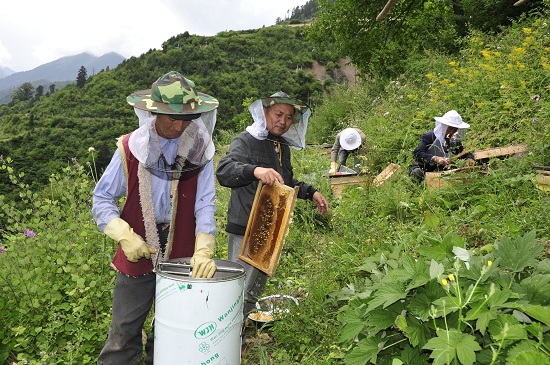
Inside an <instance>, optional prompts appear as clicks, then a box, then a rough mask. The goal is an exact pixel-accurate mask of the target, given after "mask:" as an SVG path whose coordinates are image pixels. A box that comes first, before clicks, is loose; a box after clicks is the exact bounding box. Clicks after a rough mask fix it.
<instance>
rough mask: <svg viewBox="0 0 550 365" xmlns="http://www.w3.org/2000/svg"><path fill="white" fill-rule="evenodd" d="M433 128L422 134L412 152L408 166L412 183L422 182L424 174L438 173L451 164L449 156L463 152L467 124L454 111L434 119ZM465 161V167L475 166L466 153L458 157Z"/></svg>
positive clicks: (470, 156) (469, 154) (472, 156)
mask: <svg viewBox="0 0 550 365" xmlns="http://www.w3.org/2000/svg"><path fill="white" fill-rule="evenodd" d="M434 119H435V128H434V129H433V130H431V131H428V132H426V133H424V134H422V137H421V138H420V144H419V145H418V147H416V148H415V150H414V151H413V156H414V159H415V160H416V161H415V163H414V164H412V165H410V166H409V176H410V177H411V178H412V179H413V181H416V182H421V181H422V180H424V176H425V174H426V172H432V171H440V170H442V169H443V168H445V167H447V166H448V165H450V164H451V163H452V161H451V158H450V157H451V154H454V155H458V154H459V153H462V151H464V146H463V145H462V140H463V139H464V134H465V132H466V129H467V128H470V125H469V124H468V123H465V122H463V121H462V117H461V116H460V114H458V113H457V111H456V110H450V111H448V112H447V113H445V114H444V115H443V116H442V117H435V118H434ZM460 158H461V159H465V160H466V166H473V165H474V164H475V160H474V155H473V154H471V153H466V154H464V155H463V156H460Z"/></svg>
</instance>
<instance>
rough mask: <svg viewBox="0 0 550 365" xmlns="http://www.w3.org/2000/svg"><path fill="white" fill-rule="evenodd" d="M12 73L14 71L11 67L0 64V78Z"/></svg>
mask: <svg viewBox="0 0 550 365" xmlns="http://www.w3.org/2000/svg"><path fill="white" fill-rule="evenodd" d="M14 73H15V71H14V70H12V69H11V68H9V67H2V66H0V78H2V77H6V76H9V75H11V74H14Z"/></svg>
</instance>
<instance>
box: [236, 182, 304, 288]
mask: <svg viewBox="0 0 550 365" xmlns="http://www.w3.org/2000/svg"><path fill="white" fill-rule="evenodd" d="M297 196H298V188H297V187H296V188H291V187H289V186H286V185H283V184H279V183H275V184H274V185H263V184H262V183H261V182H260V183H259V184H258V188H257V189H256V195H255V197H254V202H253V203H252V210H251V211H250V217H249V218H248V224H247V226H246V232H245V234H244V238H243V243H242V245H241V252H240V255H239V258H240V259H241V260H243V261H245V262H247V263H249V264H250V265H252V266H254V267H255V268H257V269H258V270H261V271H263V272H265V273H266V274H267V275H268V276H269V277H272V276H273V275H274V274H275V270H276V269H277V266H278V265H279V259H280V257H281V250H282V248H283V244H284V242H285V238H286V235H287V234H288V229H289V226H290V219H291V217H292V212H293V211H294V204H295V203H296V197H297Z"/></svg>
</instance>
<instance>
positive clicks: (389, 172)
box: [372, 162, 403, 186]
mask: <svg viewBox="0 0 550 365" xmlns="http://www.w3.org/2000/svg"><path fill="white" fill-rule="evenodd" d="M401 171H403V168H402V167H401V166H399V165H398V164H396V163H393V162H392V163H390V164H389V165H388V166H387V167H386V168H385V169H384V170H382V172H381V173H380V174H378V176H376V177H375V178H374V180H373V181H372V186H380V185H382V184H383V183H385V182H386V181H387V180H388V179H389V178H390V177H392V176H393V175H397V174H399V173H401Z"/></svg>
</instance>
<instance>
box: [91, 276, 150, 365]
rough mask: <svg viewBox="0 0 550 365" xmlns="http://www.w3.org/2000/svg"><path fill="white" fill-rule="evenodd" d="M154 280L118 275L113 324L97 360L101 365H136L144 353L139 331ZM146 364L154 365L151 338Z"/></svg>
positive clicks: (147, 312)
mask: <svg viewBox="0 0 550 365" xmlns="http://www.w3.org/2000/svg"><path fill="white" fill-rule="evenodd" d="M155 285H156V276H155V275H154V274H149V275H144V276H140V277H137V278H134V277H128V276H126V275H124V274H121V273H118V274H117V277H116V282H115V288H114V293H113V309H112V320H111V326H110V328H109V335H108V337H107V341H106V342H105V346H104V347H103V349H102V350H101V353H100V354H99V358H98V359H97V363H98V364H102V365H103V364H104V365H121V364H128V365H138V364H139V363H140V361H141V355H142V353H143V342H142V329H143V324H144V323H145V320H146V319H147V315H148V314H149V311H150V310H151V307H152V305H153V300H154V298H155ZM147 342H148V343H147V346H146V348H147V352H148V353H147V359H146V362H145V363H146V364H151V365H152V364H153V336H152V335H151V336H149V337H148V338H147Z"/></svg>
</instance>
